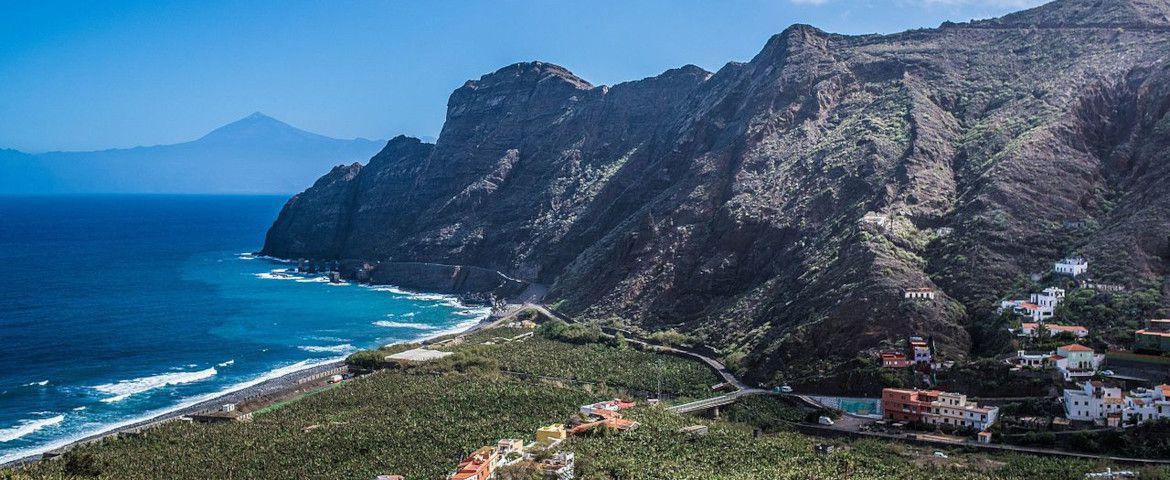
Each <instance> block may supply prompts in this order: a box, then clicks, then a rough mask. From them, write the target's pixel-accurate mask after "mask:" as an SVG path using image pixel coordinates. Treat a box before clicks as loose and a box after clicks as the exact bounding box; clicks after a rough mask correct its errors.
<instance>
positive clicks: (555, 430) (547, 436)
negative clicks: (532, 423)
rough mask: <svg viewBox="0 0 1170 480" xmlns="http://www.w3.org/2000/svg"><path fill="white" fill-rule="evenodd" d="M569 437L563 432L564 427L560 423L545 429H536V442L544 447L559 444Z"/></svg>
mask: <svg viewBox="0 0 1170 480" xmlns="http://www.w3.org/2000/svg"><path fill="white" fill-rule="evenodd" d="M568 436H569V434H568V432H566V431H565V426H564V425H563V424H560V423H554V424H552V425H549V426H547V427H540V428H538V429H536V441H537V443H540V444H542V445H545V446H549V445H552V444H554V443H557V442H560V441H561V440H564V439H565V438H567V437H568Z"/></svg>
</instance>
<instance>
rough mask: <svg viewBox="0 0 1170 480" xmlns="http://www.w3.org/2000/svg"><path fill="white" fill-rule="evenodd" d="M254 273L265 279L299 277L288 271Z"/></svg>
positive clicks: (291, 278)
mask: <svg viewBox="0 0 1170 480" xmlns="http://www.w3.org/2000/svg"><path fill="white" fill-rule="evenodd" d="M253 275H255V276H256V278H263V279H265V280H296V279H297V278H299V277H297V276H296V275H289V274H287V273H280V272H263V273H255V274H253Z"/></svg>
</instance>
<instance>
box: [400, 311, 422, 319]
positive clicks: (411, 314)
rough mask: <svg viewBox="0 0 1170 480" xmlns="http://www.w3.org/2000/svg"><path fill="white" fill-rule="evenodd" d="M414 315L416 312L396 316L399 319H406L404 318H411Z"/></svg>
mask: <svg viewBox="0 0 1170 480" xmlns="http://www.w3.org/2000/svg"><path fill="white" fill-rule="evenodd" d="M415 315H418V312H406V313H403V314H401V315H398V316H399V317H406V318H410V317H413V316H415Z"/></svg>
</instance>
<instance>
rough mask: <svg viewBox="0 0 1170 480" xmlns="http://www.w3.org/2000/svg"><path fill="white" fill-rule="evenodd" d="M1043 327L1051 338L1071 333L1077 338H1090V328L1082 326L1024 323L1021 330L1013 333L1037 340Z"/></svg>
mask: <svg viewBox="0 0 1170 480" xmlns="http://www.w3.org/2000/svg"><path fill="white" fill-rule="evenodd" d="M1041 326H1043V327H1044V330H1045V331H1046V332H1048V336H1049V337H1050V338H1051V337H1055V336H1057V335H1060V334H1062V333H1071V334H1072V335H1073V336H1075V337H1077V338H1085V337H1087V336H1089V329H1088V328H1085V327H1082V326H1080V325H1057V324H1055V323H1033V322H1024V323H1023V324H1021V325H1020V328H1018V329H1015V330H1012V331H1013V332H1015V333H1016V334H1017V335H1019V336H1021V337H1032V338H1035V337H1037V336H1039V335H1040V327H1041Z"/></svg>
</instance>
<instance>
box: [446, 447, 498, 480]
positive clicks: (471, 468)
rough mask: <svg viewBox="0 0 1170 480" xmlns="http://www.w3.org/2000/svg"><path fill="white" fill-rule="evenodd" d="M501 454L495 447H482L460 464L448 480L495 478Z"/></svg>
mask: <svg viewBox="0 0 1170 480" xmlns="http://www.w3.org/2000/svg"><path fill="white" fill-rule="evenodd" d="M499 459H500V454H499V452H497V451H496V449H495V448H493V447H482V448H480V449H479V450H476V451H475V452H472V454H471V455H469V456H468V457H467V458H464V459H463V461H461V462H459V466H458V467H456V469H455V473H452V474H451V475H449V476H447V480H488V479H490V478H492V477H493V476H495V474H496V467H497V466H498V464H499Z"/></svg>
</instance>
